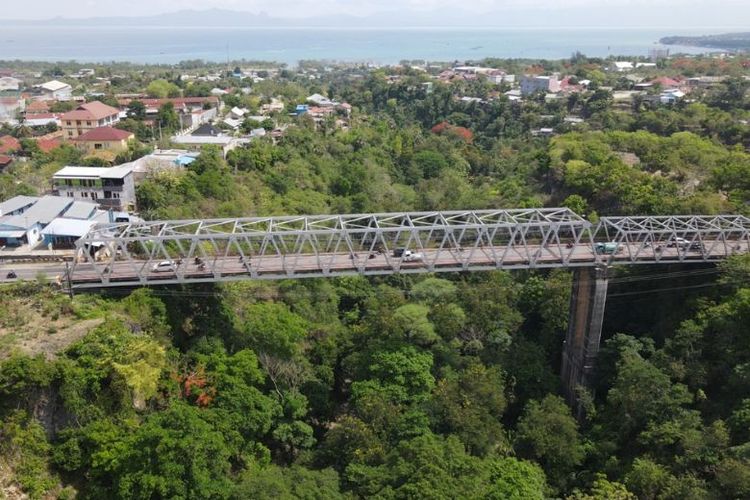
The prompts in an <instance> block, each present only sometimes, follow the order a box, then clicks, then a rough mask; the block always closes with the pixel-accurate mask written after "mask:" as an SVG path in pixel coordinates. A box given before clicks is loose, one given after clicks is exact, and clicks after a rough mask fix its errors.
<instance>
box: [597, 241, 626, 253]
mask: <svg viewBox="0 0 750 500" xmlns="http://www.w3.org/2000/svg"><path fill="white" fill-rule="evenodd" d="M594 250H596V253H598V254H604V255H614V254H616V253H620V252H622V245H620V244H619V243H617V242H616V241H609V242H607V243H597V244H596V245H594Z"/></svg>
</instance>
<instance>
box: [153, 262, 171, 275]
mask: <svg viewBox="0 0 750 500" xmlns="http://www.w3.org/2000/svg"><path fill="white" fill-rule="evenodd" d="M176 270H177V264H176V263H175V262H174V261H173V260H163V261H161V262H157V263H156V264H154V265H153V266H151V272H152V273H173V272H175V271H176Z"/></svg>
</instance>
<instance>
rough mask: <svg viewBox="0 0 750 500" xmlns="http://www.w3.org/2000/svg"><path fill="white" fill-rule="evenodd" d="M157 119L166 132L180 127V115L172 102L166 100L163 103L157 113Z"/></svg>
mask: <svg viewBox="0 0 750 500" xmlns="http://www.w3.org/2000/svg"><path fill="white" fill-rule="evenodd" d="M156 121H157V122H158V123H159V126H160V127H161V128H162V129H163V130H164V131H166V133H171V132H173V131H175V130H179V129H180V117H179V116H178V115H177V111H175V109H174V104H172V103H171V102H165V103H164V104H162V105H161V107H160V108H159V112H158V113H157V114H156Z"/></svg>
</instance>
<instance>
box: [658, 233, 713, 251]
mask: <svg viewBox="0 0 750 500" xmlns="http://www.w3.org/2000/svg"><path fill="white" fill-rule="evenodd" d="M667 246H668V247H670V248H674V247H677V248H682V249H683V250H694V251H696V252H702V251H703V249H704V247H703V242H701V241H690V240H687V239H685V238H680V237H679V236H676V237H674V238H673V239H671V240H670V241H669V242H667Z"/></svg>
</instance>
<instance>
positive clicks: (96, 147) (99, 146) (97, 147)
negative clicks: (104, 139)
mask: <svg viewBox="0 0 750 500" xmlns="http://www.w3.org/2000/svg"><path fill="white" fill-rule="evenodd" d="M103 146H104V144H99V143H98V142H97V143H96V144H94V149H102V147H103Z"/></svg>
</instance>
